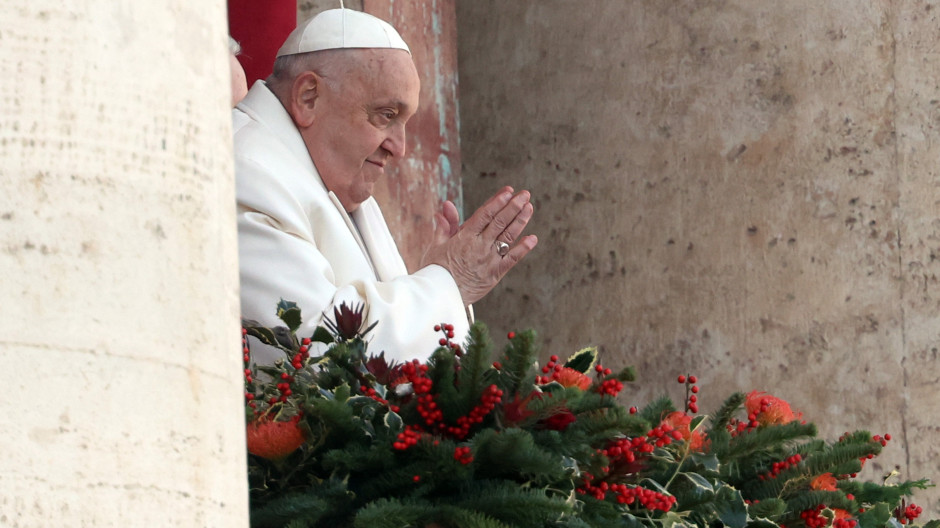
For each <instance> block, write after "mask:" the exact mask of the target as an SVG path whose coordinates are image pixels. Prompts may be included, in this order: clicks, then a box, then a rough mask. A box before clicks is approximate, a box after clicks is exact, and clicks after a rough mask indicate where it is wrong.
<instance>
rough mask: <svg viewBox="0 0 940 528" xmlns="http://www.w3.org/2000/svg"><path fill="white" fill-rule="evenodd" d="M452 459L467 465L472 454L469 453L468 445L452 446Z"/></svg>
mask: <svg viewBox="0 0 940 528" xmlns="http://www.w3.org/2000/svg"><path fill="white" fill-rule="evenodd" d="M454 460H456V461H457V462H460V463H461V464H463V465H465V466H466V465H468V464H470V463H471V462H473V454H472V453H470V448H469V447H456V448H454Z"/></svg>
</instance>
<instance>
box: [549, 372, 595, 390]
mask: <svg viewBox="0 0 940 528" xmlns="http://www.w3.org/2000/svg"><path fill="white" fill-rule="evenodd" d="M552 378H553V379H554V380H555V381H557V382H558V383H560V384H561V386H562V387H577V388H579V389H581V390H587V389H588V387H590V386H591V378H589V377H587V376H585V375H584V374H583V373H581V372H578V371H577V370H575V369H573V368H570V367H563V368H562V369H561V370H560V371H558V372H556V373H555V374H553V375H552Z"/></svg>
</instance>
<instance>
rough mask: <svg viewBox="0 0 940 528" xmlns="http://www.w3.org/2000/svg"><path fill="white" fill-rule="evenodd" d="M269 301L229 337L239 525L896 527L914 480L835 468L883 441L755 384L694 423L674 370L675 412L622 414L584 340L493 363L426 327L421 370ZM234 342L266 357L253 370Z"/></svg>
mask: <svg viewBox="0 0 940 528" xmlns="http://www.w3.org/2000/svg"><path fill="white" fill-rule="evenodd" d="M278 314H279V316H280V318H281V319H282V320H283V321H284V323H285V326H284V327H278V328H265V327H263V326H260V325H258V324H255V323H253V322H251V321H246V322H245V323H244V327H245V328H244V330H243V334H244V335H245V340H244V355H245V358H244V359H245V362H246V370H245V374H246V413H247V414H246V416H247V419H248V426H247V438H248V450H249V467H248V469H249V481H250V490H251V525H252V526H253V527H257V528H262V527H283V526H287V527H291V528H300V527H320V526H323V527H326V526H329V527H333V526H339V527H346V526H351V527H356V528H403V527H442V528H471V527H472V528H477V527H480V528H483V527H492V528H506V527H572V528H587V527H605V528H607V527H630V528H640V527H650V528H679V527H693V526H695V527H709V528H711V527H721V526H727V527H731V528H745V527H752V528H774V527H786V528H801V527H804V526H805V527H808V528H825V527H829V526H831V527H833V528H854V527H856V526H860V527H862V528H876V527H877V528H880V527H893V528H900V527H901V525H902V524H908V525H913V524H914V522H915V520H916V519H917V517H918V515H919V514H920V512H921V509H920V508H919V507H917V506H916V505H914V504H913V503H910V504H909V503H907V497H909V496H911V495H912V493H913V492H914V491H915V490H916V489H918V488H924V487H926V486H928V483H927V482H926V481H923V480H919V481H908V482H896V483H888V482H884V483H867V482H859V481H856V480H855V479H854V478H853V477H855V474H856V473H857V472H858V471H859V470H860V469H861V468H862V465H863V463H864V462H865V460H867V459H870V458H872V457H874V456H876V455H878V454H879V453H880V452H881V449H882V447H883V446H885V445H886V444H887V442H888V441H889V440H890V438H889V436H888V435H885V436H884V437H881V436H872V434H870V433H868V432H866V431H857V432H855V433H851V434H846V435H844V436H843V437H842V438H840V439H838V440H837V441H835V442H826V441H823V440H820V439H818V438H816V428H815V427H814V426H813V425H812V424H808V423H805V422H804V421H802V420H801V416H800V415H799V413H796V412H794V411H793V410H792V409H790V406H789V405H788V404H787V403H786V402H785V401H783V400H781V399H779V398H775V397H773V396H771V395H769V394H765V393H759V392H752V393H750V394H747V395H745V394H733V395H731V396H730V397H729V398H728V399H727V400H726V401H725V402H724V404H723V405H722V406H721V407H720V408H719V409H718V410H717V411H716V412H715V413H713V414H711V415H709V416H700V415H696V414H697V412H698V401H697V394H696V393H697V392H698V388H697V386H696V385H695V383H696V382H697V380H696V379H695V377H694V376H680V377H679V382H680V383H684V384H685V386H686V389H687V394H686V396H687V397H686V401H685V402H683V404H682V406H681V407H682V409H677V408H676V407H675V405H674V403H673V402H672V401H670V400H669V399H666V398H662V399H659V400H657V401H654V402H652V403H650V404H649V405H647V406H646V407H645V408H642V409H637V408H635V407H631V408H626V407H624V406H622V405H620V404H619V403H618V402H617V400H616V396H617V394H618V393H619V392H620V390H621V389H622V387H623V383H624V382H630V381H633V380H634V372H633V370H632V369H629V368H628V369H624V370H621V371H619V372H613V371H611V370H610V369H607V368H604V367H603V366H602V365H600V364H598V363H597V354H596V351H595V350H593V349H585V350H582V351H580V352H578V353H576V354H574V355H573V356H571V357H570V358H567V360H565V361H560V360H559V358H557V357H555V356H553V357H552V358H551V360H550V361H549V362H548V363H547V364H546V365H544V366H539V365H538V364H537V350H536V347H535V337H534V334H533V333H532V332H522V333H519V334H518V335H515V334H510V335H509V344H508V345H507V346H506V348H505V350H504V351H503V352H502V353H501V354H500V355H499V356H498V357H495V358H494V357H493V356H492V352H491V349H492V343H491V341H490V339H489V337H488V335H487V331H486V328H485V327H484V326H482V325H480V324H477V325H475V326H474V327H473V328H472V329H471V335H470V339H469V341H468V343H467V344H466V345H465V347H462V346H460V345H457V344H455V343H452V342H451V341H450V339H452V338H453V333H452V331H451V330H452V327H450V326H449V325H447V324H441V325H440V326H439V327H438V328H437V329H438V330H439V331H440V332H441V335H442V337H441V341H440V343H439V344H440V347H439V348H438V349H437V350H436V351H435V352H434V354H433V355H432V356H431V358H430V359H429V360H428V361H427V362H426V363H420V362H418V361H412V362H407V363H404V364H397V365H396V364H389V363H388V362H387V361H386V360H385V359H384V357H383V356H381V355H380V356H378V357H371V356H369V354H368V353H367V342H366V339H365V337H366V335H367V334H368V332H369V330H371V328H369V329H362V328H361V325H362V316H361V310H357V309H354V308H350V307H348V306H346V305H343V306H341V307H339V308H337V309H335V310H334V319H333V320H331V321H327V322H326V324H325V326H324V327H321V328H319V329H317V331H316V332H315V333H314V334H313V335H312V336H310V337H309V338H304V339H298V338H297V336H296V334H295V332H296V330H297V328H299V326H300V322H301V315H300V310H299V309H298V308H297V307H296V305H294V304H293V303H289V302H284V301H282V302H281V303H280V305H279V306H278ZM247 336H253V337H255V338H257V339H258V340H260V341H261V342H263V343H265V344H267V345H269V346H274V347H277V348H279V349H280V350H281V351H283V353H284V359H283V360H279V361H278V362H277V363H276V364H275V365H273V366H264V367H252V366H251V362H250V359H251V358H250V351H249V348H248V340H247ZM494 360H495V361H494ZM924 526H926V527H927V528H940V523H938V522H937V521H931V522H929V523H926V525H924Z"/></svg>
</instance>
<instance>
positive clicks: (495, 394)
mask: <svg viewBox="0 0 940 528" xmlns="http://www.w3.org/2000/svg"><path fill="white" fill-rule="evenodd" d="M502 400H503V391H502V390H500V389H499V387H497V386H496V385H490V386H489V387H487V388H485V389H483V394H482V395H481V396H480V403H479V404H477V406H476V407H474V408H473V409H470V413H469V414H467V416H461V417H460V418H457V425H456V426H451V427H447V426H444V430H445V432H446V433H447V434H449V435H450V436H452V437H454V438H457V439H461V440H462V439H464V438H466V437H467V435H468V434H470V428H471V427H473V426H474V425H476V424H479V423H483V419H484V418H486V415H488V414H490V413H491V412H493V409H495V408H496V405H497V404H498V403H499V402H501V401H502ZM441 426H443V424H441Z"/></svg>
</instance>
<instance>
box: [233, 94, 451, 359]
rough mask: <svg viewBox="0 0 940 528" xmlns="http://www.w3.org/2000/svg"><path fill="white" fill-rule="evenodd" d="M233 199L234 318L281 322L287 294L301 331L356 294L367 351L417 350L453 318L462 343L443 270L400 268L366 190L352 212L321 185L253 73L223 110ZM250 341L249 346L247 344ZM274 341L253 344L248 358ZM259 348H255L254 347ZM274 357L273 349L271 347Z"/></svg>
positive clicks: (422, 352)
mask: <svg viewBox="0 0 940 528" xmlns="http://www.w3.org/2000/svg"><path fill="white" fill-rule="evenodd" d="M232 119H233V128H234V143H235V180H236V194H237V198H238V211H237V215H238V253H239V269H240V270H241V313H242V317H244V318H247V319H255V320H257V321H259V322H261V323H262V324H265V325H268V326H278V325H283V323H282V322H281V321H280V320H279V319H278V318H277V315H276V313H275V311H276V306H277V303H278V301H279V300H280V299H282V298H283V299H285V300H289V301H294V302H296V303H297V304H298V305H299V306H300V308H301V312H302V315H303V318H304V324H303V326H302V327H301V329H300V330H299V331H298V332H297V334H298V336H301V337H304V336H309V335H310V334H312V332H313V329H314V328H315V327H316V326H317V325H319V324H320V323H321V321H322V318H323V316H324V314H325V313H326V314H328V315H329V317H330V318H332V313H333V307H334V306H339V304H340V303H342V302H343V301H345V302H346V303H347V304H349V305H353V304H356V303H365V307H366V308H365V313H364V317H363V321H364V323H363V326H364V327H365V326H368V325H371V324H372V323H373V322H376V321H377V322H378V324H377V325H376V326H375V328H374V329H373V330H372V332H371V333H370V334H369V352H370V353H373V354H378V353H379V352H381V351H384V352H385V356H386V358H392V359H396V360H399V361H401V360H406V359H413V358H418V359H425V358H427V357H428V356H429V355H430V354H431V352H433V351H434V350H435V348H436V347H437V346H438V340H439V339H440V338H441V337H442V335H441V334H440V333H439V332H435V330H434V326H435V325H436V324H441V323H450V324H453V325H454V330H455V334H456V335H455V337H454V338H453V339H452V341H453V342H455V343H460V344H463V342H464V340H465V338H466V335H467V329H468V321H467V315H466V311H465V309H464V305H463V301H462V300H461V297H460V292H459V290H458V289H457V284H456V283H455V282H454V279H453V277H452V276H451V275H450V272H448V271H447V270H446V269H444V268H442V267H440V266H437V265H431V266H426V267H424V268H422V269H420V270H418V271H416V272H415V273H413V274H411V275H409V274H408V272H407V269H406V268H405V264H404V262H403V261H402V258H401V255H400V254H399V252H398V248H397V247H396V245H395V241H394V240H393V239H392V236H391V234H390V233H389V231H388V226H387V225H386V224H385V218H384V217H383V216H382V212H381V211H380V210H379V206H378V204H377V203H376V202H375V200H374V199H372V198H369V199H368V200H366V201H365V202H363V203H362V204H361V205H360V206H359V208H358V209H357V210H356V211H354V212H353V213H352V214H351V215H349V214H347V213H346V211H345V210H344V208H343V206H342V205H341V204H340V202H339V200H338V199H337V198H336V196H335V195H334V194H333V193H332V192H328V191H327V189H326V187H325V186H324V184H323V181H322V180H321V179H320V175H319V174H318V173H317V170H316V168H315V167H314V165H313V162H312V161H311V159H310V155H309V154H308V152H307V147H306V145H305V144H304V142H303V139H302V138H301V136H300V133H299V132H298V130H297V128H296V127H295V126H294V123H293V121H292V120H291V117H290V115H288V113H287V112H286V111H285V110H284V107H283V106H282V105H281V103H280V101H278V99H277V98H276V97H275V96H274V94H273V93H271V91H270V90H269V89H268V88H267V86H265V84H264V83H263V82H261V81H258V82H256V83H255V85H254V86H252V88H251V90H250V91H249V92H248V95H247V96H246V97H245V99H244V100H243V101H242V102H241V103H240V104H239V105H238V106H237V107H236V109H235V110H233V112H232ZM256 348H258V347H256ZM272 352H274V350H273V349H268V348H267V347H265V348H264V350H255V349H253V350H252V355H253V359H254V360H255V362H257V363H262V364H264V363H271V362H273V360H274V359H276V357H274V356H271V357H264V355H265V354H267V355H269V356H270V354H272ZM259 354H260V355H259ZM277 357H280V356H277Z"/></svg>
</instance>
